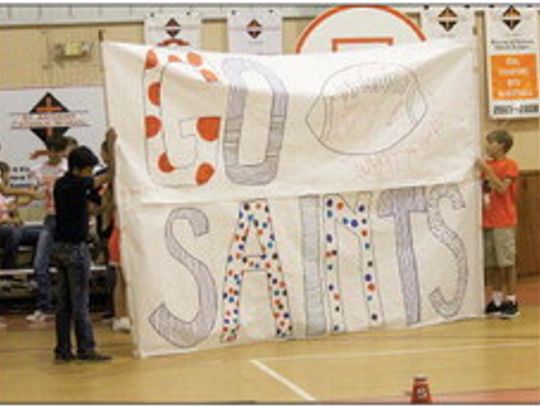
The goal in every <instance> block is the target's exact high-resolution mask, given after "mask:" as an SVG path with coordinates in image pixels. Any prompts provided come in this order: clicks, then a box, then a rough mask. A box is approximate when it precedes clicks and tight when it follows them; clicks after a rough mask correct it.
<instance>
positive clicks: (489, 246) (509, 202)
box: [478, 130, 519, 319]
mask: <svg viewBox="0 0 540 407" xmlns="http://www.w3.org/2000/svg"><path fill="white" fill-rule="evenodd" d="M513 144H514V141H513V139H512V136H511V135H510V134H509V133H508V132H507V131H505V130H496V131H492V132H491V133H489V134H488V135H487V149H486V152H487V155H488V160H486V161H485V160H483V159H480V160H478V167H479V168H480V170H481V171H482V178H483V179H484V183H483V194H484V202H483V210H482V218H483V222H482V225H483V228H484V261H485V267H486V272H487V273H488V274H489V275H490V276H491V277H492V286H493V293H492V298H491V301H490V302H489V303H488V304H487V306H486V309H485V313H486V315H489V316H501V317H502V318H508V319H509V318H515V317H517V316H518V315H519V308H518V303H517V300H516V280H517V276H516V269H515V259H516V226H517V207H516V202H517V183H516V180H517V177H518V174H519V169H518V165H517V163H516V162H515V161H513V160H511V159H509V158H507V157H506V153H507V152H508V151H509V150H510V149H511V148H512V145H513ZM504 288H505V289H506V297H505V296H504V292H503V289H504Z"/></svg>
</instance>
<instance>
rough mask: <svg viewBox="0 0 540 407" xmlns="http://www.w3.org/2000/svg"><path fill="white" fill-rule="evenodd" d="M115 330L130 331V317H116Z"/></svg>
mask: <svg viewBox="0 0 540 407" xmlns="http://www.w3.org/2000/svg"><path fill="white" fill-rule="evenodd" d="M112 329H113V331H120V332H129V331H131V323H130V322H129V318H128V317H122V318H116V319H115V320H114V321H113V326H112Z"/></svg>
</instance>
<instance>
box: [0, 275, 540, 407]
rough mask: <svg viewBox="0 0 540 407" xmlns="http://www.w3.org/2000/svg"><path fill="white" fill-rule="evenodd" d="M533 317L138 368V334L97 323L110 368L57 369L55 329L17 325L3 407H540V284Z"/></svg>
mask: <svg viewBox="0 0 540 407" xmlns="http://www.w3.org/2000/svg"><path fill="white" fill-rule="evenodd" d="M518 298H519V299H520V305H521V316H520V317H519V318H517V319H516V320H513V321H503V320H491V319H489V320H488V319H482V320H470V321H462V322H456V323H450V324H444V325H437V326H433V327H427V328H420V329H408V330H379V331H369V332H363V333H357V334H345V335H339V336H331V337H325V338H322V339H317V340H309V341H304V340H302V341H300V340H298V341H290V342H274V343H263V344H256V345H251V346H243V347H235V348H229V349H225V350H213V351H208V352H204V353H198V354H187V355H177V356H167V357H154V358H149V359H144V360H140V359H134V358H133V357H132V356H131V353H130V341H129V337H128V335H126V334H121V333H113V332H112V331H111V330H110V327H108V326H106V325H104V324H102V323H101V322H100V321H97V320H96V321H95V323H94V326H95V329H96V337H97V341H98V344H99V345H100V349H101V350H103V351H104V352H107V353H110V354H112V355H114V357H115V359H114V360H113V361H112V362H111V363H107V364H78V363H72V364H69V365H55V364H53V363H52V359H51V349H52V347H53V343H54V330H53V325H52V324H51V323H48V324H46V325H43V326H38V327H33V328H29V327H28V326H27V324H26V322H25V321H24V316H19V315H17V316H9V317H8V318H7V319H8V322H9V324H10V325H9V327H8V328H7V329H4V330H1V331H0V372H1V373H0V403H5V402H24V403H34V402H58V403H62V402H70V403H81V402H94V403H95V402H108V403H119V402H134V403H137V402H138V403H141V402H183V403H185V402H209V403H212V402H233V403H245V402H258V403H269V402H289V403H295V402H301V403H306V402H310V401H314V402H332V403H341V402H346V403H408V401H409V400H408V396H407V392H408V391H409V390H410V387H411V380H412V377H413V376H414V375H415V374H417V373H424V374H426V375H427V376H428V378H429V383H430V388H431V393H432V397H433V399H434V402H443V403H536V404H538V403H540V307H539V305H540V280H539V278H538V277H535V278H533V279H528V280H525V281H522V282H521V283H520V286H519V291H518Z"/></svg>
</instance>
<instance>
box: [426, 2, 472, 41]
mask: <svg viewBox="0 0 540 407" xmlns="http://www.w3.org/2000/svg"><path fill="white" fill-rule="evenodd" d="M420 16H421V22H422V30H423V31H424V33H425V34H426V35H427V37H428V38H429V39H442V38H445V39H449V40H456V41H462V42H466V43H469V42H472V41H473V40H474V38H475V37H474V31H473V30H474V11H473V10H472V9H471V8H470V7H463V6H452V7H450V6H428V8H427V9H423V10H422V11H421V12H420Z"/></svg>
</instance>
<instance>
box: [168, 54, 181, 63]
mask: <svg viewBox="0 0 540 407" xmlns="http://www.w3.org/2000/svg"><path fill="white" fill-rule="evenodd" d="M167 60H168V61H169V62H170V63H174V62H182V59H180V57H179V56H178V55H169V57H168V58H167Z"/></svg>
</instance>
